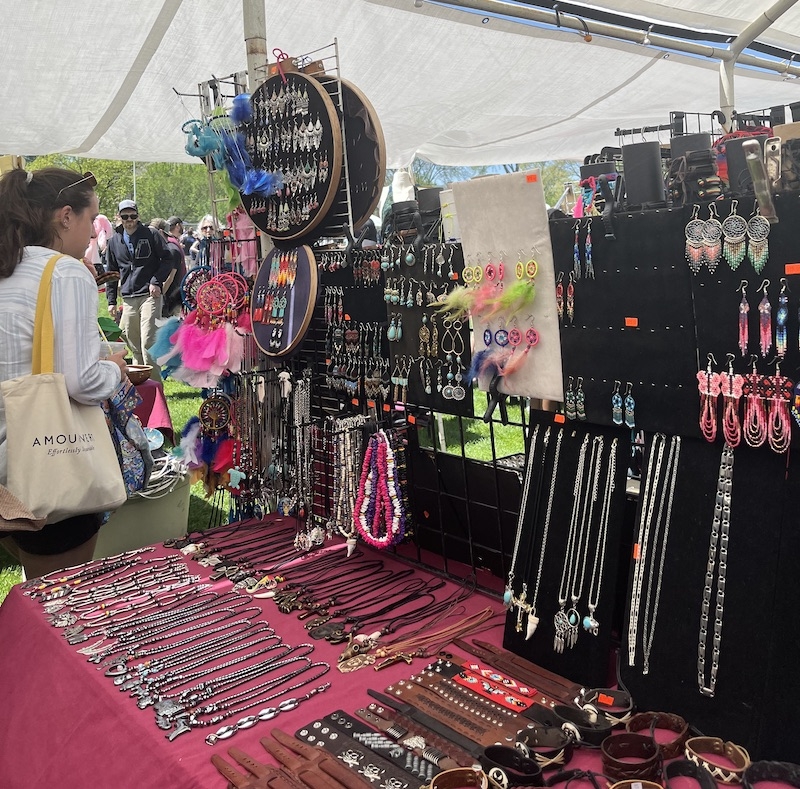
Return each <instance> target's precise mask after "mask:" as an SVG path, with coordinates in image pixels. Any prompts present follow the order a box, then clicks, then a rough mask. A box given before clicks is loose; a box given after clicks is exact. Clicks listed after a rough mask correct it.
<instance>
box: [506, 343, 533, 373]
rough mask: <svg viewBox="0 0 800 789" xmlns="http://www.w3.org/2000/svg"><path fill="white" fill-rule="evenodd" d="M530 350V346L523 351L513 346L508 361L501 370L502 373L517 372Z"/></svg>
mask: <svg viewBox="0 0 800 789" xmlns="http://www.w3.org/2000/svg"><path fill="white" fill-rule="evenodd" d="M529 350H530V346H528V347H527V348H526V349H525V350H524V351H520V350H519V349H518V348H515V349H514V350H513V351H512V352H511V356H509V357H508V361H507V362H506V366H505V369H504V371H503V374H504V375H513V374H514V373H515V372H517V371H518V370H519V369H520V367H522V365H523V364H524V363H525V360H526V359H527V358H528V351H529Z"/></svg>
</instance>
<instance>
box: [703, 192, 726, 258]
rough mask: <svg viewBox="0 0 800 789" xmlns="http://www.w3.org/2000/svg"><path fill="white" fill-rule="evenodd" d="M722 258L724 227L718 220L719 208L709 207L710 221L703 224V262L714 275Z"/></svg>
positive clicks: (711, 205)
mask: <svg viewBox="0 0 800 789" xmlns="http://www.w3.org/2000/svg"><path fill="white" fill-rule="evenodd" d="M721 256H722V225H721V224H720V221H719V219H717V207H716V206H715V205H714V203H711V204H709V206H708V219H707V220H706V221H705V223H704V224H703V260H705V263H706V265H707V266H708V270H709V271H710V272H711V273H712V274H713V273H714V272H715V271H716V269H717V264H718V263H719V259H720V257H721Z"/></svg>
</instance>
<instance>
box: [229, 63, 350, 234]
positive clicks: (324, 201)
mask: <svg viewBox="0 0 800 789" xmlns="http://www.w3.org/2000/svg"><path fill="white" fill-rule="evenodd" d="M271 96H280V97H281V99H280V100H271V99H270V97H271ZM306 97H307V98H308V101H307V102H306ZM250 102H251V105H252V107H253V118H252V120H251V121H250V122H248V123H245V124H243V125H242V126H241V127H240V128H241V130H242V132H243V134H244V135H245V138H246V139H247V140H248V142H249V145H248V146H247V152H248V153H249V154H250V157H251V159H252V161H253V165H254V166H255V167H257V168H262V169H264V170H267V171H270V172H281V173H284V180H285V184H284V188H283V189H282V190H281V191H280V192H278V193H277V194H276V195H274V196H272V197H268V198H263V197H259V196H255V195H246V194H244V193H241V199H242V205H243V206H244V208H245V210H246V211H247V213H248V214H249V216H250V218H251V219H252V220H253V224H254V225H255V226H256V227H257V228H259V230H262V231H264V232H265V233H267V235H269V236H271V237H272V238H276V239H282V240H289V239H294V238H300V237H303V236H307V235H308V234H309V233H311V232H312V231H313V230H314V229H315V228H316V227H317V226H318V225H319V224H320V223H321V222H323V220H325V219H326V217H327V214H328V211H329V209H330V208H331V206H332V205H333V202H334V199H335V198H336V193H337V191H338V189H339V185H340V181H341V179H342V164H343V149H342V128H341V123H340V121H339V114H338V108H337V107H336V106H335V104H334V103H333V101H331V99H330V96H329V95H328V93H327V91H326V90H325V89H324V88H323V87H322V86H321V85H320V84H319V82H318V81H317V80H315V79H312V78H311V77H309V76H307V75H305V74H302V73H299V72H286V73H283V72H281V73H278V74H275V75H274V76H272V77H269V78H268V79H267V80H266V81H265V82H264V83H263V84H261V85H260V86H259V87H258V88H257V89H256V90H255V91H253V94H252V96H251V99H250ZM292 173H295V174H297V177H296V178H293V177H292V175H291V174H292Z"/></svg>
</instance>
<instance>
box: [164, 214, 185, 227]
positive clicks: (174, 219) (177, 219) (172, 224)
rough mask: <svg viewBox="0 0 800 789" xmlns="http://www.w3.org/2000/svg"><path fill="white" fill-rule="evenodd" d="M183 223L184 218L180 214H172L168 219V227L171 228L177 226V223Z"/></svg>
mask: <svg viewBox="0 0 800 789" xmlns="http://www.w3.org/2000/svg"><path fill="white" fill-rule="evenodd" d="M182 224H183V220H182V219H181V218H180V217H179V216H171V217H170V218H169V219H168V220H167V227H169V228H173V227H175V225H182Z"/></svg>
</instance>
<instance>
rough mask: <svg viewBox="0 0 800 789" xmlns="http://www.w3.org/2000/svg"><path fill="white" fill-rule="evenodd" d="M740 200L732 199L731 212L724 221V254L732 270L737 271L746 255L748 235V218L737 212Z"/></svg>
mask: <svg viewBox="0 0 800 789" xmlns="http://www.w3.org/2000/svg"><path fill="white" fill-rule="evenodd" d="M737 205H739V201H738V200H731V212H730V214H728V216H727V217H725V219H724V220H723V222H722V233H723V242H724V243H723V246H722V256H723V257H724V258H725V260H727V261H728V265H729V266H730V267H731V271H736V269H737V268H739V264H740V263H741V262H742V261H743V260H744V256H745V252H746V250H745V238H746V237H747V220H746V219H745V218H744V217H743V216H742V215H741V214H738V213H736V206H737Z"/></svg>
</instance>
